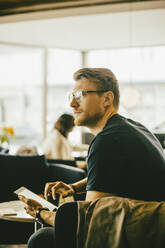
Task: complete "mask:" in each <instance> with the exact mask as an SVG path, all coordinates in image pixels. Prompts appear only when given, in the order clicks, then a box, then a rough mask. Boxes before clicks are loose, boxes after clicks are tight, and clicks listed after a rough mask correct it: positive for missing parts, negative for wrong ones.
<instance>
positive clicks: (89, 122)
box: [74, 113, 103, 128]
mask: <svg viewBox="0 0 165 248" xmlns="http://www.w3.org/2000/svg"><path fill="white" fill-rule="evenodd" d="M102 117H103V115H102V114H101V113H97V114H95V115H94V116H91V117H90V116H88V117H86V118H85V119H83V118H82V119H81V118H80V119H77V120H76V119H75V121H74V123H75V125H76V126H84V127H88V128H92V127H96V125H97V123H98V122H99V121H100V120H101V119H102Z"/></svg>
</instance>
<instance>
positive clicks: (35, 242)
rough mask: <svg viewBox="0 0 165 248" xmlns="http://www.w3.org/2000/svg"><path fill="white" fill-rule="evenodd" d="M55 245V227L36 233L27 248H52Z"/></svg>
mask: <svg viewBox="0 0 165 248" xmlns="http://www.w3.org/2000/svg"><path fill="white" fill-rule="evenodd" d="M54 244H55V232H54V228H53V227H45V228H41V229H39V230H38V231H37V232H36V233H34V234H33V235H32V236H31V237H30V239H29V240H28V243H27V248H40V247H46V248H52V247H54Z"/></svg>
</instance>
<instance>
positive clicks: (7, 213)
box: [0, 200, 38, 232]
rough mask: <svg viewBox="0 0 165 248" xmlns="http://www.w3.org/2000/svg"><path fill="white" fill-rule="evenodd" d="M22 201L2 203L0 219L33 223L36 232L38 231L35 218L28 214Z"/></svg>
mask: <svg viewBox="0 0 165 248" xmlns="http://www.w3.org/2000/svg"><path fill="white" fill-rule="evenodd" d="M24 207H25V204H24V203H23V202H22V201H19V200H17V201H9V202H2V203H0V219H3V220H9V221H18V222H33V223H34V231H35V232H36V231H37V229H38V223H37V222H36V221H35V218H34V217H32V216H30V215H29V214H27V213H26V211H25V209H24Z"/></svg>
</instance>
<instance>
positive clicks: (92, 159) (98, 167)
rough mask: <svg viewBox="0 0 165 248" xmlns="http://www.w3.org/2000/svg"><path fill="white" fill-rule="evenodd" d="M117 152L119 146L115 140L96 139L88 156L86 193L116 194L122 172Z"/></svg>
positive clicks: (108, 138)
mask: <svg viewBox="0 0 165 248" xmlns="http://www.w3.org/2000/svg"><path fill="white" fill-rule="evenodd" d="M119 150H120V145H119V142H117V140H116V139H115V138H113V137H111V138H110V137H108V136H106V137H105V136H104V137H98V138H96V140H95V141H94V142H93V144H92V146H91V148H90V151H89V155H88V161H87V163H88V181H87V188H86V189H87V191H88V190H94V191H101V192H107V193H116V192H117V191H118V190H119V189H118V188H119V186H118V185H119V179H121V175H122V172H121V171H122V170H123V168H122V161H121V159H119V156H118V154H119ZM119 172H120V173H119ZM119 174H120V176H119ZM120 181H121V180H120Z"/></svg>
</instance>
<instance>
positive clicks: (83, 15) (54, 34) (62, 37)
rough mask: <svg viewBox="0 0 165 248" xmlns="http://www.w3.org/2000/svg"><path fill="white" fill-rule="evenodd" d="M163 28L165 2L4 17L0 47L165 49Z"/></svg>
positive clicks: (81, 8)
mask: <svg viewBox="0 0 165 248" xmlns="http://www.w3.org/2000/svg"><path fill="white" fill-rule="evenodd" d="M91 1H92V0H91ZM1 2H5V1H2V0H0V3H1ZM8 2H9V1H8ZM10 2H12V1H10ZM18 2H19V1H18ZM24 2H25V1H24ZM65 2H66V1H65ZM67 2H68V1H67ZM70 2H71V1H70ZM73 2H76V1H73ZM77 2H80V1H77ZM84 2H89V1H84ZM104 2H105V1H104ZM109 2H110V1H109ZM111 2H112V1H111ZM115 2H117V1H115ZM118 2H119V1H118ZM164 27H165V1H145V2H143V1H140V2H139V1H137V2H136V3H131V4H130V3H122V4H114V5H112V4H106V5H104V6H103V5H102V6H101V5H99V6H91V7H89V6H88V7H87V6H83V7H82V6H81V7H78V8H69V9H65V10H64V9H58V10H49V11H44V12H42V11H41V12H37V13H27V14H19V15H7V16H1V17H0V44H13V45H21V46H26V47H27V46H32V47H57V48H67V49H68V48H69V49H80V50H84V51H86V50H91V49H105V48H121V47H130V46H132V47H133V46H134V47H137V46H159V45H165V28H164ZM4 49H5V47H4V46H3V51H4ZM0 52H2V49H1V50H0Z"/></svg>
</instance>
